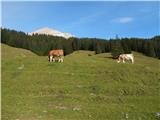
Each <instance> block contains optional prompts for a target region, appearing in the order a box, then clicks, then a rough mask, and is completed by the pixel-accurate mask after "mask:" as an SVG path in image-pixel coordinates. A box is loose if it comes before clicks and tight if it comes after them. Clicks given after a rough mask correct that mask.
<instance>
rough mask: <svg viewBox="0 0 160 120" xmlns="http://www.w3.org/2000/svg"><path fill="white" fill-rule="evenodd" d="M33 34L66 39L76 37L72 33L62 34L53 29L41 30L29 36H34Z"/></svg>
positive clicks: (45, 28)
mask: <svg viewBox="0 0 160 120" xmlns="http://www.w3.org/2000/svg"><path fill="white" fill-rule="evenodd" d="M33 34H45V35H52V36H58V37H64V38H66V39H68V38H70V37H75V36H74V35H72V34H70V33H65V32H60V31H58V30H55V29H52V28H49V27H44V28H40V29H38V30H36V31H34V32H31V33H29V35H33Z"/></svg>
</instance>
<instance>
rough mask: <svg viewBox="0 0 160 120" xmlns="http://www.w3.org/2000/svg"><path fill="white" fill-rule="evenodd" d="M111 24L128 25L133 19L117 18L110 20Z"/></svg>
mask: <svg viewBox="0 0 160 120" xmlns="http://www.w3.org/2000/svg"><path fill="white" fill-rule="evenodd" d="M112 21H113V22H116V23H122V24H125V23H130V22H132V21H133V18H132V17H121V18H117V19H114V20H112Z"/></svg>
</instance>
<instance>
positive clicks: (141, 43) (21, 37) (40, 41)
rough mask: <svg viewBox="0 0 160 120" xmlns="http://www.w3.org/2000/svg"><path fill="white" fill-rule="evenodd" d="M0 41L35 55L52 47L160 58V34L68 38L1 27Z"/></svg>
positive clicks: (43, 53) (45, 52) (41, 53)
mask: <svg viewBox="0 0 160 120" xmlns="http://www.w3.org/2000/svg"><path fill="white" fill-rule="evenodd" d="M1 42H2V43H4V44H7V45H10V46H13V47H17V48H24V49H28V50H31V51H32V52H34V53H36V54H37V55H40V56H44V55H48V52H49V51H50V50H53V49H63V50H64V53H65V55H68V54H70V53H72V52H74V51H77V50H90V51H95V54H99V53H105V52H111V53H112V56H113V57H115V58H116V57H118V56H119V54H123V53H131V51H137V52H141V53H143V54H145V55H147V56H150V57H156V58H160V36H155V37H153V38H149V39H142V38H118V37H117V38H115V39H109V40H106V39H99V38H75V37H72V38H69V39H65V38H63V37H56V36H51V35H38V34H34V35H32V36H31V35H28V34H26V33H24V32H21V31H15V30H10V29H6V28H1Z"/></svg>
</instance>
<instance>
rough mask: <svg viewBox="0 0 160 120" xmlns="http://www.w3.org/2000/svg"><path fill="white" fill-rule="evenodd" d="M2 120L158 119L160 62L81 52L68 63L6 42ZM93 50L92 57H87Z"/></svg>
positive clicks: (146, 58) (3, 67)
mask: <svg viewBox="0 0 160 120" xmlns="http://www.w3.org/2000/svg"><path fill="white" fill-rule="evenodd" d="M1 48H2V59H1V61H2V69H1V70H2V75H1V76H2V81H1V85H2V120H126V119H127V120H158V119H159V118H158V117H156V116H155V114H156V113H160V101H159V100H160V61H159V60H158V59H155V58H151V57H146V56H144V55H142V54H140V53H136V52H134V56H135V64H131V63H126V64H123V63H120V64H118V63H116V60H113V59H110V58H109V57H110V54H109V53H104V54H98V55H94V53H93V52H90V51H76V52H74V53H73V54H70V55H68V56H65V58H64V63H49V62H48V61H47V59H48V58H47V57H44V56H42V57H41V56H37V55H35V54H33V53H32V52H30V51H27V50H24V49H18V48H13V47H9V46H7V45H4V44H1ZM88 54H92V56H88Z"/></svg>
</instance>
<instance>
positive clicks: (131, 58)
mask: <svg viewBox="0 0 160 120" xmlns="http://www.w3.org/2000/svg"><path fill="white" fill-rule="evenodd" d="M121 60H122V62H123V63H125V60H129V61H131V62H132V63H134V56H133V54H121V55H119V57H118V60H117V62H118V63H120V62H121Z"/></svg>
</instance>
